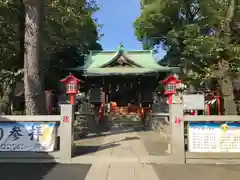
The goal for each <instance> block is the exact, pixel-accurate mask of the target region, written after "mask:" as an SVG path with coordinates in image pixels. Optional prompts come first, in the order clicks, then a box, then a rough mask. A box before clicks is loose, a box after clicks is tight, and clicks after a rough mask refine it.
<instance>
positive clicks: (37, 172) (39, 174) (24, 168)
mask: <svg viewBox="0 0 240 180" xmlns="http://www.w3.org/2000/svg"><path fill="white" fill-rule="evenodd" d="M90 167H91V165H87V164H0V179H1V180H84V179H85V176H86V175H87V173H88V171H89V169H90Z"/></svg>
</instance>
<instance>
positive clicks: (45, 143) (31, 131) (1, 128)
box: [0, 122, 56, 152]
mask: <svg viewBox="0 0 240 180" xmlns="http://www.w3.org/2000/svg"><path fill="white" fill-rule="evenodd" d="M55 139H56V123H42V122H37V123H32V122H20V123H12V122H10V123H7V122H6V123H0V151H34V152H51V151H53V150H54V147H55Z"/></svg>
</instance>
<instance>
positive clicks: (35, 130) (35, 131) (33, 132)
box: [28, 125, 42, 142]
mask: <svg viewBox="0 0 240 180" xmlns="http://www.w3.org/2000/svg"><path fill="white" fill-rule="evenodd" d="M28 136H29V137H30V140H31V141H33V140H34V139H35V138H34V137H36V140H37V142H39V137H40V136H42V132H41V127H40V126H36V125H32V127H31V129H30V133H28Z"/></svg>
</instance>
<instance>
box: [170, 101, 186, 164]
mask: <svg viewBox="0 0 240 180" xmlns="http://www.w3.org/2000/svg"><path fill="white" fill-rule="evenodd" d="M176 98H177V97H176ZM178 98H179V97H178ZM179 99H181V97H180V98H179ZM179 99H178V100H177V101H174V99H173V104H171V105H170V107H169V112H170V122H171V126H172V137H171V153H172V157H173V161H174V163H176V164H185V141H184V121H183V103H182V100H179Z"/></svg>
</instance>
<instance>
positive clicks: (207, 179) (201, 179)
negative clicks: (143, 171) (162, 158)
mask: <svg viewBox="0 0 240 180" xmlns="http://www.w3.org/2000/svg"><path fill="white" fill-rule="evenodd" d="M154 169H155V171H156V173H157V176H158V178H159V180H176V179H182V180H193V179H194V180H228V179H231V180H239V179H240V165H192V164H191V165H190V164H189V165H154Z"/></svg>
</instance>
